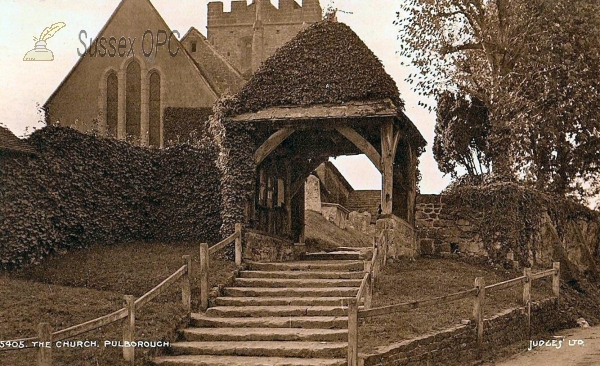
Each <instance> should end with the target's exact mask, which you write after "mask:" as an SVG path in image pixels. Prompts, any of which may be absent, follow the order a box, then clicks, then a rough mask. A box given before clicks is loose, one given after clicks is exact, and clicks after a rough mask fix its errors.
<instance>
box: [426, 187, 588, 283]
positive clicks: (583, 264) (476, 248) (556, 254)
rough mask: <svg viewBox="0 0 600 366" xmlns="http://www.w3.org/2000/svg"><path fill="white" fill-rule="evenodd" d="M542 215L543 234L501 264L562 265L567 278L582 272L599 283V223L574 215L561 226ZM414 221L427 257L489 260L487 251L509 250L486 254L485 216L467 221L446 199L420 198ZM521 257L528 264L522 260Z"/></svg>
mask: <svg viewBox="0 0 600 366" xmlns="http://www.w3.org/2000/svg"><path fill="white" fill-rule="evenodd" d="M462 209H464V208H462ZM566 209H567V208H565V210H566ZM539 214H540V217H541V226H540V228H539V231H538V232H536V233H534V235H532V236H531V237H530V238H529V242H527V243H526V244H525V245H524V246H523V250H522V253H521V257H520V258H519V257H518V254H519V253H517V252H513V249H514V247H513V248H512V249H511V248H509V249H508V252H507V253H506V258H501V259H502V260H504V261H505V264H506V263H509V264H510V263H511V262H512V265H513V266H515V265H516V266H519V265H525V264H526V263H527V265H529V266H533V267H539V268H549V267H551V266H552V262H554V261H557V260H560V262H561V263H562V264H563V266H564V267H563V268H564V270H565V272H564V273H565V274H567V273H570V272H573V273H575V272H579V273H581V274H585V275H587V276H588V277H590V278H596V277H597V273H598V272H597V263H598V261H600V222H598V221H596V220H593V219H590V218H589V217H586V216H585V215H579V216H577V215H572V216H571V217H569V218H568V220H567V221H566V222H565V223H564V224H562V225H560V226H557V225H556V224H555V223H554V222H553V220H552V218H551V217H550V211H548V209H547V208H545V207H540V213H539ZM467 216H468V217H469V218H470V220H473V222H471V221H469V219H467ZM415 218H416V222H415V228H416V230H417V232H418V240H417V242H418V243H417V247H418V248H419V250H420V253H421V254H423V255H441V254H445V253H455V254H460V255H462V256H473V257H482V258H489V252H488V250H490V249H491V250H492V251H494V250H497V249H498V248H501V247H505V246H506V244H507V243H505V242H503V241H502V240H496V242H495V243H492V244H491V245H490V247H488V248H487V249H486V247H485V245H484V240H483V238H482V237H481V234H480V228H479V227H478V226H477V225H478V224H476V223H475V222H476V221H481V219H482V218H483V213H479V212H473V211H471V212H469V214H468V215H466V214H465V212H464V210H462V211H461V207H454V206H453V205H451V204H449V203H448V199H447V198H446V197H445V196H442V195H421V196H419V197H418V198H417V205H416V213H415ZM523 253H524V254H526V258H523ZM519 260H520V264H519ZM567 260H568V262H569V264H568V265H567V264H566V261H567Z"/></svg>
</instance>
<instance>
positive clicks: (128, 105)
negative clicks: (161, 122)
mask: <svg viewBox="0 0 600 366" xmlns="http://www.w3.org/2000/svg"><path fill="white" fill-rule="evenodd" d="M125 85H126V86H125V92H126V94H125V118H126V131H127V140H128V141H131V140H133V141H138V140H139V138H140V128H141V118H142V116H141V110H142V107H141V104H142V103H141V101H142V73H141V69H140V64H138V62H137V61H135V60H133V61H132V62H131V63H130V64H129V66H127V76H126V84H125Z"/></svg>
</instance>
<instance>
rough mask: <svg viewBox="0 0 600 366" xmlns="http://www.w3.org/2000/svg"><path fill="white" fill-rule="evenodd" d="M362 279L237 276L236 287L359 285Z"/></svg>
mask: <svg viewBox="0 0 600 366" xmlns="http://www.w3.org/2000/svg"><path fill="white" fill-rule="evenodd" d="M361 281H362V279H329V278H325V279H323V278H236V280H235V281H234V285H235V286H236V287H267V286H268V287H285V288H289V287H313V288H315V287H359V286H360V283H361Z"/></svg>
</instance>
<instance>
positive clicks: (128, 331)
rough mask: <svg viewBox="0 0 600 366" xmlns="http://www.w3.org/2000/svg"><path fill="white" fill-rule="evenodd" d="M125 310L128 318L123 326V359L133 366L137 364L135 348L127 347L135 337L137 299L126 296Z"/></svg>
mask: <svg viewBox="0 0 600 366" xmlns="http://www.w3.org/2000/svg"><path fill="white" fill-rule="evenodd" d="M125 308H126V309H127V318H125V322H124V324H123V358H124V359H125V361H128V362H130V363H131V364H132V365H133V364H134V363H135V347H126V346H125V345H126V344H127V342H129V343H131V342H133V341H134V337H135V298H134V297H133V296H131V295H125Z"/></svg>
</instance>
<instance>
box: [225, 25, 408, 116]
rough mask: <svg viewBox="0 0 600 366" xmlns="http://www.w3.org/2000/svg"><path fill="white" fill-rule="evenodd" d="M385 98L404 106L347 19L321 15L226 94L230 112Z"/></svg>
mask: <svg viewBox="0 0 600 366" xmlns="http://www.w3.org/2000/svg"><path fill="white" fill-rule="evenodd" d="M382 99H390V100H391V101H392V102H393V103H394V104H395V105H396V107H397V108H399V110H402V109H403V108H404V102H403V101H402V100H401V99H400V93H399V92H398V88H397V86H396V82H395V81H394V80H393V79H392V77H391V76H390V75H388V74H387V73H386V71H385V69H384V67H383V64H382V63H381V61H380V60H379V59H378V58H377V56H375V54H374V53H373V52H372V51H371V50H370V49H369V48H368V47H367V46H366V45H365V44H364V42H363V41H362V40H361V39H360V38H359V37H358V35H357V34H356V33H354V31H353V30H352V29H350V27H348V26H347V25H346V24H343V23H338V22H333V21H327V20H325V21H321V22H319V23H315V24H313V25H311V26H309V27H308V28H306V29H304V30H303V31H301V32H299V33H298V35H296V37H294V38H293V39H292V40H291V41H289V42H288V43H286V44H285V45H283V46H282V47H281V48H279V49H278V50H277V51H276V52H275V54H274V55H272V56H271V57H269V58H268V59H267V60H265V62H264V63H263V64H262V65H261V67H260V68H259V69H258V70H257V71H256V72H255V73H254V75H253V76H252V78H251V79H250V81H249V82H248V83H247V84H246V85H245V86H244V87H243V88H242V89H241V90H240V91H239V92H238V93H237V94H236V95H235V96H234V98H232V99H231V101H230V102H231V103H227V104H228V106H227V107H228V108H227V109H228V111H227V112H228V113H227V114H229V115H238V114H242V113H248V112H256V111H259V110H262V109H265V108H268V107H275V106H284V105H285V106H295V105H296V106H306V105H313V104H342V103H345V102H349V101H368V100H382Z"/></svg>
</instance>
